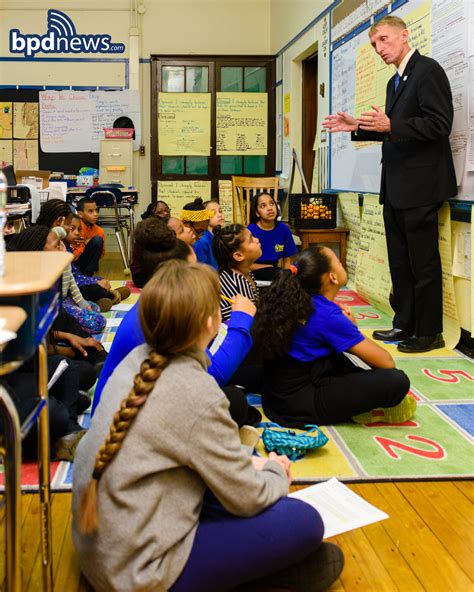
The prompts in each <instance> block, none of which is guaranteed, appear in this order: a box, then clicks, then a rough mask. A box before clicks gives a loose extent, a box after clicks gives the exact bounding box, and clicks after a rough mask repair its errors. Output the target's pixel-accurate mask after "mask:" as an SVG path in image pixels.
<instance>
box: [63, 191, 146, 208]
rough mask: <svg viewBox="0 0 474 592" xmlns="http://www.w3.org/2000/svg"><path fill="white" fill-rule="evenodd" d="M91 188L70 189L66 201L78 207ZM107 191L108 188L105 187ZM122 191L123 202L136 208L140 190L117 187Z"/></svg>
mask: <svg viewBox="0 0 474 592" xmlns="http://www.w3.org/2000/svg"><path fill="white" fill-rule="evenodd" d="M88 189H90V187H70V188H69V189H68V190H67V194H66V200H67V202H68V203H70V204H72V205H73V206H76V205H77V202H78V201H79V200H80V199H81V198H83V197H84V196H85V193H86V191H87V190H88ZM104 189H106V187H104ZM117 189H120V191H121V192H122V196H123V200H122V201H123V202H126V203H128V204H130V205H132V206H136V205H137V203H138V190H137V189H126V188H125V187H117Z"/></svg>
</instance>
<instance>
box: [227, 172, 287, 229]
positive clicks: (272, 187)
mask: <svg viewBox="0 0 474 592" xmlns="http://www.w3.org/2000/svg"><path fill="white" fill-rule="evenodd" d="M262 192H264V193H268V194H270V195H271V196H272V197H273V199H274V200H275V202H277V201H278V177H235V176H233V177H232V205H233V210H234V224H236V223H239V224H244V225H246V226H247V225H248V224H250V204H251V201H252V199H253V197H254V196H255V195H256V194H258V193H262Z"/></svg>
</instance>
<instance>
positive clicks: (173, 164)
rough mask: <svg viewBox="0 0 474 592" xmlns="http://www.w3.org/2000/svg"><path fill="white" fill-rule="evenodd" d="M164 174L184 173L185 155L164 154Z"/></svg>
mask: <svg viewBox="0 0 474 592" xmlns="http://www.w3.org/2000/svg"><path fill="white" fill-rule="evenodd" d="M161 162H162V165H161V174H162V175H184V156H163V157H162V159H161Z"/></svg>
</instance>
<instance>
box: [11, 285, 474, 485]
mask: <svg viewBox="0 0 474 592" xmlns="http://www.w3.org/2000/svg"><path fill="white" fill-rule="evenodd" d="M124 283H125V282H113V285H115V286H117V285H123V284H124ZM138 295H139V291H138V290H134V293H132V295H131V296H130V298H129V299H128V300H127V301H126V302H125V303H123V304H121V305H118V306H116V307H114V309H113V310H112V311H110V312H109V313H107V314H106V315H105V316H106V317H107V318H108V324H107V327H106V330H105V331H104V333H103V334H102V335H101V336H100V339H101V341H102V342H103V343H104V345H105V347H106V348H107V349H109V348H110V344H111V343H112V340H113V338H114V335H115V332H116V331H117V328H118V325H119V324H120V320H121V319H122V318H123V316H125V314H126V312H127V310H129V309H130V308H131V307H132V306H133V304H134V303H135V302H136V301H137V299H138ZM337 301H338V302H341V303H344V304H347V305H348V306H351V307H352V309H353V312H354V316H355V318H356V319H357V323H358V326H359V327H360V329H361V330H362V332H363V333H364V334H366V335H368V336H370V335H371V333H372V331H373V330H374V329H379V328H389V327H390V326H391V319H390V318H389V317H388V316H387V315H386V314H384V313H383V312H380V311H378V310H376V309H375V308H374V307H373V306H370V305H368V304H367V303H366V302H365V301H364V300H362V299H361V298H360V297H359V296H358V295H357V294H356V293H355V292H353V291H351V290H347V289H346V290H341V292H340V293H339V294H338V296H337ZM220 338H221V339H222V336H221V337H220ZM217 341H219V339H218V340H217ZM379 343H380V342H379ZM381 345H382V346H383V347H385V348H387V349H388V350H389V351H390V353H391V354H392V355H393V356H394V358H395V359H396V364H397V367H398V368H400V369H401V370H403V371H404V372H406V373H407V375H408V376H409V378H410V382H411V390H410V394H411V396H413V397H414V398H415V399H416V400H417V404H418V407H417V410H416V413H415V416H414V417H413V419H412V420H410V421H407V422H405V423H404V424H400V425H384V424H373V425H365V426H364V425H357V424H354V423H344V424H339V425H335V426H324V427H323V428H322V431H323V432H324V433H325V434H326V435H327V436H328V438H329V442H328V444H326V446H324V447H323V448H319V449H316V450H314V451H311V452H309V453H308V454H306V456H305V457H304V458H303V459H301V460H298V461H296V462H294V463H293V466H292V475H293V479H294V483H295V484H306V483H315V482H318V481H324V480H326V479H329V478H331V477H337V478H338V479H340V480H341V481H395V480H442V479H446V480H448V479H468V478H472V477H473V476H474V454H473V452H474V450H473V440H474V361H473V360H470V359H468V358H466V357H465V356H464V355H462V354H461V353H459V352H458V351H456V350H455V351H451V350H447V349H441V350H434V351H432V352H428V353H427V354H417V355H413V354H412V355H407V354H401V353H400V352H398V350H397V348H396V344H394V343H390V342H387V343H382V344H381ZM249 401H250V403H252V404H254V405H256V406H260V404H261V401H260V397H259V396H258V395H249ZM89 421H90V415H89V414H88V413H86V414H85V415H84V416H83V417H82V418H81V422H82V424H83V425H84V427H87V426H88V425H89ZM296 431H298V430H296ZM257 454H259V455H261V456H265V455H266V452H265V450H264V447H263V443H262V441H261V440H260V442H259V444H258V445H257ZM72 471H73V465H72V464H71V463H66V462H61V463H52V489H53V491H68V490H70V489H71V484H72ZM22 489H25V490H26V489H30V490H36V489H37V471H36V465H35V464H33V463H26V464H24V465H23V473H22Z"/></svg>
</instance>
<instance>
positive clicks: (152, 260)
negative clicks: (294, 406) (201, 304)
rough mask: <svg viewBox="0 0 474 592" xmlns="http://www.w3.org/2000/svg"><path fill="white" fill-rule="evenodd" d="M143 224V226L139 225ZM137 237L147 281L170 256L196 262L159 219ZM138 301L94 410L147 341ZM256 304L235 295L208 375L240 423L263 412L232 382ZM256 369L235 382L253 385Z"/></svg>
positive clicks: (245, 347) (116, 344) (116, 340)
mask: <svg viewBox="0 0 474 592" xmlns="http://www.w3.org/2000/svg"><path fill="white" fill-rule="evenodd" d="M139 227H140V228H139ZM137 233H138V234H137V237H136V238H137V240H140V241H141V244H142V245H143V248H142V250H141V251H140V257H141V259H140V262H139V263H140V266H141V269H142V270H143V274H144V283H145V284H146V282H148V280H149V279H150V278H151V277H152V276H153V274H154V273H155V271H156V268H157V266H158V265H159V264H160V263H162V262H164V261H168V260H169V259H180V260H188V261H196V255H195V254H194V251H193V250H192V248H190V246H189V245H186V244H185V243H184V242H183V241H181V240H179V239H177V238H176V236H175V234H174V232H173V231H172V230H171V229H170V228H169V227H168V226H166V225H165V224H164V223H163V222H162V221H161V220H158V219H157V218H148V219H147V220H144V221H143V222H140V224H138V225H137ZM146 236H148V239H149V240H150V242H151V245H150V246H151V248H150V249H148V248H147V244H146V241H145V239H144V237H146ZM138 307H139V303H138V302H137V303H136V304H135V305H134V306H133V308H132V309H131V310H130V311H129V312H128V313H127V314H126V315H125V317H124V318H123V320H122V322H121V323H120V326H119V328H118V330H117V333H116V334H115V337H114V340H113V342H112V347H111V349H110V352H109V355H108V357H107V360H106V362H105V365H104V368H103V369H102V372H101V374H100V377H99V380H98V381H97V385H96V388H95V393H94V401H93V404H92V413H94V411H95V409H96V407H97V405H98V404H99V402H100V399H101V396H102V391H103V389H104V386H105V384H106V382H107V380H108V379H109V377H110V376H111V374H112V372H113V371H114V370H115V368H116V366H117V365H118V364H119V363H120V362H121V361H122V360H123V359H124V358H125V357H126V356H127V355H128V353H129V352H131V351H132V349H134V348H135V347H137V346H138V345H142V344H143V343H144V341H145V337H144V336H143V332H142V329H141V327H140V323H139V319H138ZM254 314H255V306H254V305H253V303H252V302H251V301H250V300H248V299H247V298H243V297H236V298H235V302H234V305H233V312H232V316H231V318H230V321H229V325H228V327H227V333H226V335H225V337H224V340H223V342H222V343H221V344H220V347H219V349H218V350H217V351H216V352H215V353H214V355H212V354H211V353H210V352H209V351H208V352H207V353H208V355H209V358H210V360H211V361H210V365H209V374H211V375H212V376H214V378H215V379H216V381H217V383H218V384H219V385H220V386H221V387H222V389H223V390H224V392H225V394H226V396H227V397H228V399H229V400H230V402H231V406H230V411H231V415H232V417H233V418H234V420H235V422H236V423H237V425H238V426H239V427H240V426H243V425H248V424H250V425H255V424H258V423H259V422H260V419H261V415H260V412H259V411H257V409H255V408H254V407H252V406H251V405H249V404H248V403H247V398H246V396H245V392H244V391H242V389H240V388H238V387H236V386H234V384H229V382H230V381H231V377H232V376H233V375H234V374H235V372H236V371H237V370H238V368H239V366H240V364H241V362H242V360H243V359H244V358H245V356H246V355H247V353H248V351H249V350H250V348H251V345H252V339H251V337H250V327H251V325H252V323H253V316H254ZM256 372H257V371H256V370H254V369H250V370H248V371H246V372H245V373H241V374H240V375H239V379H238V382H235V384H239V385H242V386H243V387H246V383H247V382H248V383H250V384H254V383H255V382H258V378H259V377H255V374H256Z"/></svg>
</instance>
